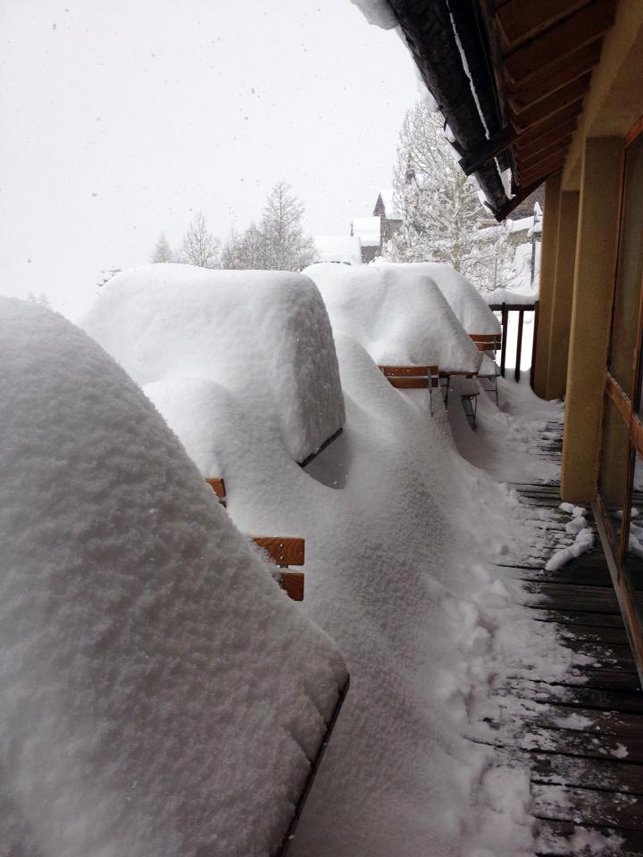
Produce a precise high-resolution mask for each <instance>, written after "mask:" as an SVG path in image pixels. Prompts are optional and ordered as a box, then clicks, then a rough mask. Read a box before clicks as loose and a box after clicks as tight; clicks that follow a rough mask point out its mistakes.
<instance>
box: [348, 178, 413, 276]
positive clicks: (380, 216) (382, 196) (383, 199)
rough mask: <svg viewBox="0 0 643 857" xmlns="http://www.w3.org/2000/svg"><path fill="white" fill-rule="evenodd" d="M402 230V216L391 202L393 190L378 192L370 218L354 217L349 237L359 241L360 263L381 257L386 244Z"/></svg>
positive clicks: (386, 189)
mask: <svg viewBox="0 0 643 857" xmlns="http://www.w3.org/2000/svg"><path fill="white" fill-rule="evenodd" d="M401 228H402V215H401V214H400V212H399V211H398V209H397V208H396V206H395V203H394V201H393V188H385V189H383V190H380V192H379V193H378V195H377V202H376V203H375V208H374V209H373V214H372V216H371V217H355V218H354V219H353V222H352V223H351V235H352V236H353V237H357V238H359V239H360V242H361V245H362V262H364V263H365V264H367V263H368V262H371V261H372V260H373V259H375V258H376V257H377V256H381V255H382V253H383V252H384V250H385V248H386V245H387V244H388V242H389V241H390V240H391V238H393V236H394V235H396V234H397V233H398V232H399V231H400V229H401Z"/></svg>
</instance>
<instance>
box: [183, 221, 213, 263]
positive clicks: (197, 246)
mask: <svg viewBox="0 0 643 857" xmlns="http://www.w3.org/2000/svg"><path fill="white" fill-rule="evenodd" d="M219 250H220V242H219V239H218V238H215V237H214V235H213V234H212V233H211V232H210V230H209V229H208V221H207V220H206V218H205V216H204V215H203V214H201V212H199V213H198V214H197V215H196V216H195V218H194V220H193V221H192V223H191V224H190V226H189V228H188V231H187V232H186V233H185V235H184V236H183V243H182V245H181V250H180V252H179V261H180V262H183V263H184V264H186V265H197V266H198V267H199V268H218V267H219Z"/></svg>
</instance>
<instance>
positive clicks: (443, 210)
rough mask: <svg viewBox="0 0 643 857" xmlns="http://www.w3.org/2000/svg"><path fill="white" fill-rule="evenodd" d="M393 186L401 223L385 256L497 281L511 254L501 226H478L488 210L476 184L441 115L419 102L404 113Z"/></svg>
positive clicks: (491, 284)
mask: <svg viewBox="0 0 643 857" xmlns="http://www.w3.org/2000/svg"><path fill="white" fill-rule="evenodd" d="M393 187H394V198H395V203H396V207H397V208H398V209H399V211H400V212H401V215H402V217H403V225H402V228H401V229H400V231H399V233H398V234H397V235H396V236H395V237H394V238H393V239H392V240H391V241H390V242H389V245H388V247H387V255H388V256H390V257H391V258H392V259H394V260H395V261H400V262H425V261H434V262H448V263H449V264H450V265H453V267H454V268H455V269H456V270H457V271H460V272H461V273H463V274H465V275H466V276H469V277H471V279H472V281H473V282H474V283H475V285H476V286H477V287H478V288H479V289H480V290H481V291H487V290H489V289H493V288H496V287H498V286H500V285H502V278H503V276H504V272H505V271H506V270H507V269H508V268H510V266H511V262H512V259H513V248H512V247H511V245H510V244H509V241H508V234H507V231H506V229H504V228H502V227H495V228H494V227H491V228H490V229H485V228H484V227H485V226H487V225H488V224H489V222H490V220H489V213H488V211H487V210H486V209H485V208H484V206H483V205H482V204H481V202H480V200H479V198H478V187H477V185H476V183H475V181H474V180H473V179H472V178H470V177H469V178H468V177H467V176H465V175H464V173H463V172H462V170H461V168H460V166H459V164H458V161H457V154H456V152H455V150H454V148H453V147H452V146H451V144H450V143H449V141H448V139H447V137H446V135H445V133H444V130H443V120H442V117H441V116H440V114H439V113H434V112H432V111H431V110H430V109H429V108H428V107H427V106H426V105H424V104H422V103H420V104H417V105H416V106H415V107H413V108H412V109H411V110H409V111H408V113H407V114H406V117H405V119H404V123H403V125H402V130H401V132H400V139H399V143H398V151H397V162H396V165H395V170H394V176H393ZM480 230H482V231H483V233H486V235H484V237H483V235H481V234H477V233H479V232H480Z"/></svg>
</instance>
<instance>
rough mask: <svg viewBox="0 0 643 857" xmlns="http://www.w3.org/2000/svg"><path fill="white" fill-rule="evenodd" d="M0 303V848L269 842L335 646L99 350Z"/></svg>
mask: <svg viewBox="0 0 643 857" xmlns="http://www.w3.org/2000/svg"><path fill="white" fill-rule="evenodd" d="M135 295H136V290H135V292H134V294H133V296H132V297H135ZM139 299H142V296H141V295H140V294H139ZM174 306H175V305H174ZM188 306H191V308H192V310H193V311H194V312H195V314H198V311H197V309H196V307H195V306H194V305H190V304H189V302H188ZM201 310H203V307H202V306H201ZM0 316H1V317H2V324H1V325H0V354H1V355H2V373H0V423H1V424H2V431H1V432H0V500H1V502H0V543H1V544H2V576H1V578H0V580H1V589H2V591H1V597H0V647H1V650H2V658H1V659H0V747H2V763H1V765H0V767H1V769H2V793H1V795H0V842H1V843H2V849H0V850H2V852H3V853H7V854H8V853H16V854H18V853H19V854H24V855H29V857H33V855H36V854H38V855H65V857H88V855H93V857H96V855H99V854H100V855H105V857H108V855H110V857H111V855H127V857H149V855H150V854H154V855H155V857H177V855H185V857H194V855H201V854H206V853H207V854H211V855H214V854H217V855H244V857H246V855H248V857H250V855H252V857H255V856H258V855H265V854H268V853H274V852H275V849H276V847H277V846H278V843H279V842H280V840H281V837H282V836H283V835H284V833H285V831H286V829H287V826H288V823H289V821H290V818H291V816H292V812H293V802H294V801H295V800H296V798H297V796H298V795H299V793H300V792H301V789H302V787H303V785H304V782H305V780H306V777H307V775H308V772H309V769H310V765H309V760H310V759H312V758H313V757H314V755H315V753H316V751H317V748H318V746H319V743H320V740H321V738H322V736H323V734H324V731H325V726H324V722H325V721H327V720H328V718H329V717H330V715H331V713H332V711H333V708H334V706H335V704H336V701H337V698H338V689H339V687H340V686H341V685H342V683H343V682H344V680H345V675H346V674H345V668H344V665H343V662H342V659H341V656H340V655H339V652H338V650H337V648H336V647H335V646H334V644H333V643H332V642H331V641H330V640H329V639H328V637H327V636H326V635H325V634H324V633H322V632H321V631H320V630H319V629H318V628H317V627H316V626H314V625H313V624H311V623H310V622H309V621H308V620H307V619H306V618H305V617H304V616H303V614H302V613H301V611H300V610H299V609H298V608H297V607H296V606H295V605H294V604H293V603H292V602H291V601H289V600H288V598H287V597H286V596H285V595H284V594H283V593H282V592H281V591H280V590H279V589H278V587H277V585H276V583H275V582H274V581H273V580H272V578H271V576H270V574H269V572H268V570H267V568H266V567H265V566H264V565H263V563H262V562H261V560H260V559H259V558H258V555H257V553H256V551H255V550H254V549H253V548H252V547H251V546H250V545H249V544H248V543H247V541H246V540H245V539H244V538H243V537H242V536H241V535H240V534H239V532H238V531H237V530H236V529H235V528H234V526H233V524H232V523H231V521H230V519H229V518H228V516H227V515H226V514H225V513H224V512H223V511H222V510H221V509H220V507H219V506H218V504H217V502H216V499H215V497H214V495H213V493H212V491H211V490H210V489H209V488H208V487H207V486H206V485H204V484H203V482H202V479H201V477H200V475H199V473H198V471H197V469H196V468H195V467H194V465H193V464H192V463H191V462H190V460H189V459H188V458H187V456H186V455H185V453H184V452H183V450H182V449H181V446H180V445H179V443H178V442H177V440H176V438H175V437H174V436H173V435H172V433H171V432H170V431H169V430H168V429H167V427H166V425H165V424H164V423H163V421H162V420H161V418H160V417H159V415H158V413H157V412H156V411H155V409H154V408H153V406H152V405H151V404H150V403H149V402H148V401H147V400H146V398H145V397H144V395H143V394H142V393H141V391H140V390H139V389H138V388H137V387H136V385H135V384H134V383H133V382H132V381H131V380H130V379H129V378H128V377H127V375H126V374H125V372H124V371H123V370H122V369H121V368H119V367H118V366H117V365H116V364H115V363H114V361H113V360H112V359H111V358H110V357H108V355H106V354H105V353H104V351H103V350H102V349H101V348H100V347H99V346H98V345H97V344H96V343H94V342H92V341H91V339H90V338H89V337H88V336H86V335H85V334H84V333H83V332H82V331H80V330H79V329H77V328H75V327H74V326H73V325H71V324H70V323H69V322H67V321H65V320H63V319H62V318H61V317H60V316H58V315H56V314H54V313H52V312H50V311H49V310H46V309H44V308H42V307H37V306H33V305H31V304H27V303H23V302H21V301H17V300H12V299H6V298H2V299H0ZM195 327H198V325H195ZM128 330H129V328H128ZM137 333H138V335H139V336H141V337H143V338H144V337H145V331H144V330H141V329H138V328H137ZM152 342H153V340H152V338H150V348H151V347H152V344H151V343H152ZM168 359H169V357H168ZM297 469H298V468H297Z"/></svg>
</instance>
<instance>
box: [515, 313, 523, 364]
mask: <svg viewBox="0 0 643 857" xmlns="http://www.w3.org/2000/svg"><path fill="white" fill-rule="evenodd" d="M524 321H525V311H524V309H521V310H518V341H517V342H516V369H515V371H514V378H515V379H516V381H520V364H521V362H522V326H523V324H524Z"/></svg>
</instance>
